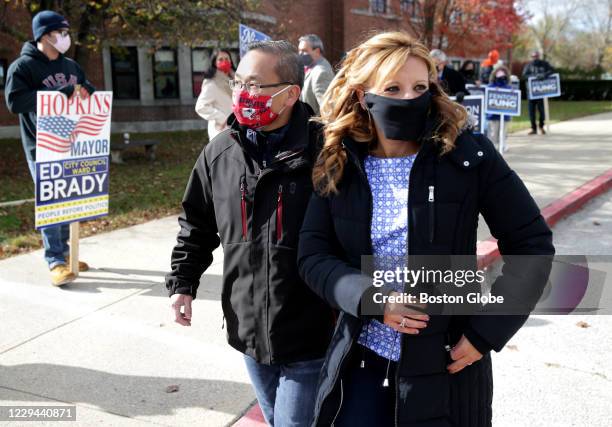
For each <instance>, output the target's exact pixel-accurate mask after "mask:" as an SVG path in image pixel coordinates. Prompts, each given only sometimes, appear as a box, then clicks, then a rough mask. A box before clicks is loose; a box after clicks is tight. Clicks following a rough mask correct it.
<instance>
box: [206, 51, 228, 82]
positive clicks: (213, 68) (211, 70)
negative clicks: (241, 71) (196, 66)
mask: <svg viewBox="0 0 612 427" xmlns="http://www.w3.org/2000/svg"><path fill="white" fill-rule="evenodd" d="M222 52H223V53H226V54H227V55H228V56H229V60H230V62H231V64H232V70H233V71H236V66H235V65H234V60H233V59H232V54H231V53H230V51H229V50H225V49H219V50H216V51H215V52H213V54H212V56H211V57H210V67H208V69H207V70H206V71H204V78H205V79H212V78H213V77H215V74H217V56H219V54H220V53H222Z"/></svg>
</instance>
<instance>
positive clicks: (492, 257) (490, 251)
mask: <svg viewBox="0 0 612 427" xmlns="http://www.w3.org/2000/svg"><path fill="white" fill-rule="evenodd" d="M610 188H612V169H609V170H608V171H607V172H604V173H603V174H601V175H599V176H598V177H596V178H594V179H592V180H591V181H588V182H587V183H585V184H583V185H581V186H580V187H578V188H577V189H575V190H574V191H572V192H571V193H568V194H566V195H565V196H563V197H561V198H560V199H557V200H555V201H554V202H552V203H550V204H549V205H547V206H546V207H544V208H543V209H542V210H541V213H542V216H543V217H544V220H545V221H546V223H547V224H548V226H549V227H551V228H552V227H554V226H555V224H557V223H558V222H559V221H560V220H562V219H563V218H565V217H567V216H569V215H571V214H573V213H575V212H576V211H577V210H579V209H580V208H582V207H583V206H584V205H585V204H586V203H587V202H589V201H590V200H592V199H593V198H595V197H597V196H599V195H600V194H603V193H605V192H606V191H608V190H609V189H610ZM476 253H477V256H478V268H479V269H483V268H485V267H488V266H490V265H491V264H493V263H494V262H495V261H497V260H499V259H500V258H501V254H500V253H499V249H498V247H497V239H494V238H490V239H488V240H483V241H482V242H479V243H478V246H477V248H476ZM266 425H267V424H266V422H265V420H264V417H263V414H262V413H261V409H260V408H259V405H258V404H257V403H255V404H254V405H253V406H251V407H250V408H249V409H248V411H247V412H246V414H245V415H244V416H243V417H242V418H240V419H239V420H238V421H237V422H236V423H235V424H233V427H266Z"/></svg>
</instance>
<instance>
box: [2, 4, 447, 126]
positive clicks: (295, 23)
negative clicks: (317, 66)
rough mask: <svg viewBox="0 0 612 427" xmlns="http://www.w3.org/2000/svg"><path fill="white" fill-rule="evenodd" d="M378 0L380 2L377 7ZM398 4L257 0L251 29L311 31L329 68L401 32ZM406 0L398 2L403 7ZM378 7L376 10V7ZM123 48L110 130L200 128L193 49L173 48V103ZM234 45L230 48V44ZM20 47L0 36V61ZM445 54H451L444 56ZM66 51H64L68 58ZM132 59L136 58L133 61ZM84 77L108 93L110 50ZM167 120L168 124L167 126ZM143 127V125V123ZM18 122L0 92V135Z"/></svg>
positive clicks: (144, 56) (22, 16) (290, 34)
mask: <svg viewBox="0 0 612 427" xmlns="http://www.w3.org/2000/svg"><path fill="white" fill-rule="evenodd" d="M381 1H382V3H381ZM400 2H401V0H378V1H377V2H372V1H371V0H333V1H330V0H263V2H262V6H261V7H260V9H259V10H257V11H255V13H254V14H252V15H256V17H255V18H254V19H255V21H256V24H255V25H254V26H255V27H257V29H259V30H261V31H264V32H267V33H268V34H269V35H270V36H272V37H273V38H276V39H280V38H283V39H287V40H289V41H291V42H293V43H295V44H296V45H297V42H298V38H299V37H300V36H301V35H304V34H308V33H314V34H317V35H319V36H320V37H321V39H322V40H323V43H324V45H325V50H326V52H325V56H326V57H327V58H328V59H329V60H330V62H331V63H332V65H335V64H337V63H338V61H339V60H340V59H341V58H342V57H343V55H344V53H345V52H346V51H348V50H349V49H351V48H353V47H354V46H356V45H357V44H358V43H359V42H361V41H362V40H364V39H366V38H367V37H368V36H370V35H371V34H372V33H374V32H379V31H389V30H400V29H405V27H406V25H405V24H404V25H402V20H405V19H409V16H406V13H407V12H406V9H404V10H402V8H401V7H400ZM405 3H406V2H404V5H405ZM380 7H382V9H376V8H380ZM11 21H12V22H14V25H15V28H16V29H18V30H19V31H21V32H22V33H25V34H28V35H30V34H31V24H30V22H31V18H30V15H29V14H28V13H27V12H26V11H25V10H24V9H20V10H19V9H16V11H15V16H14V19H11ZM124 45H125V46H131V47H132V49H133V55H134V60H135V61H136V60H137V62H138V67H139V68H138V80H137V83H135V84H134V86H136V85H138V88H137V91H136V93H138V97H137V98H133V99H129V100H122V99H118V98H120V97H119V96H115V98H116V100H115V102H114V105H113V126H114V128H113V131H124V130H129V129H130V126H129V124H130V123H134V124H138V126H136V127H135V129H136V128H137V129H148V130H151V131H154V130H162V129H165V128H180V127H181V125H180V123H178V122H181V121H182V122H184V123H183V124H184V125H185V126H183V127H187V128H193V127H196V128H202V129H203V128H205V123H204V121H203V120H201V119H200V118H199V116H197V114H196V113H195V112H194V109H193V106H194V104H195V101H196V97H195V92H197V87H198V86H196V83H195V77H194V75H195V74H194V73H195V71H194V69H193V61H194V59H193V58H194V57H193V51H192V49H191V48H190V47H188V46H179V47H178V48H177V49H175V56H176V65H177V68H178V69H179V70H178V72H177V76H178V80H177V83H178V85H179V86H180V91H179V92H180V96H179V95H177V96H176V97H175V99H158V98H157V96H156V95H155V93H154V88H153V80H154V71H153V69H152V68H153V65H152V64H153V56H152V52H151V49H150V47H147V46H142V45H139V44H137V43H135V42H130V41H129V40H126V41H125V43H124ZM234 47H236V46H234ZM20 51H21V44H16V43H15V42H14V40H12V39H9V38H7V37H6V36H4V35H2V34H0V61H1V60H4V61H5V62H6V65H8V64H10V63H11V62H12V61H13V60H14V59H15V58H17V57H18V55H19V52H20ZM447 53H450V54H451V57H452V52H447ZM70 54H71V52H69V56H70ZM136 56H137V59H136ZM84 69H85V72H86V74H87V77H88V79H89V80H90V81H91V82H92V83H94V85H95V86H96V87H97V88H98V89H101V90H113V87H114V71H113V69H112V59H111V49H110V48H109V47H108V46H107V47H103V48H102V49H101V51H98V52H91V53H90V54H89V55H88V59H87V63H86V64H85V66H84ZM171 122H173V123H171ZM147 123H148V125H147ZM17 124H18V119H17V117H16V116H15V115H13V114H10V113H9V112H8V110H7V109H6V106H5V102H4V93H3V90H2V89H1V88H0V137H3V136H4V137H6V136H7V135H8V134H10V135H12V136H17V135H18V129H17ZM115 124H117V125H118V126H115Z"/></svg>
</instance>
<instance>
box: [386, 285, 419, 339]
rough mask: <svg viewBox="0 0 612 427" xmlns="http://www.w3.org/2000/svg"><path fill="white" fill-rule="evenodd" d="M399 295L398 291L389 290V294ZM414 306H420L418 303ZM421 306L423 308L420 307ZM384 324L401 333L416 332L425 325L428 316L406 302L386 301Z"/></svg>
mask: <svg viewBox="0 0 612 427" xmlns="http://www.w3.org/2000/svg"><path fill="white" fill-rule="evenodd" d="M397 295H400V294H399V293H398V292H391V295H390V296H397ZM415 306H418V307H421V306H420V305H418V304H415ZM421 308H424V306H423V307H421ZM384 319H385V325H387V326H391V327H392V328H393V329H395V330H396V331H398V332H401V333H403V334H418V333H419V329H423V328H425V327H426V326H427V321H428V320H429V316H428V315H427V314H422V313H421V312H419V311H418V310H415V309H414V308H411V307H410V306H409V305H406V304H398V303H388V302H387V304H386V305H385V317H384Z"/></svg>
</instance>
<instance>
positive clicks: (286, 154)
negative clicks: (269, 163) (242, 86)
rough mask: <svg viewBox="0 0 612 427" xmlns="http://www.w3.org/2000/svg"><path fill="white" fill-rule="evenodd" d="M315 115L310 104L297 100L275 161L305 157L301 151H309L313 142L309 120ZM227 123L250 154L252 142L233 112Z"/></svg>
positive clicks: (233, 135)
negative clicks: (247, 138) (245, 134)
mask: <svg viewBox="0 0 612 427" xmlns="http://www.w3.org/2000/svg"><path fill="white" fill-rule="evenodd" d="M313 115H314V113H313V111H312V108H311V107H310V106H309V105H308V104H305V103H303V102H301V101H297V102H296V103H295V104H294V106H293V110H292V112H291V118H290V119H289V123H288V125H289V127H288V129H287V133H286V136H285V138H284V140H283V141H282V142H281V144H280V149H279V152H278V154H276V156H275V160H274V162H273V163H276V162H287V161H292V162H295V160H296V158H298V159H301V158H303V157H304V156H300V153H305V152H307V151H308V149H309V144H311V141H310V139H311V133H312V132H311V131H310V125H309V120H310V118H311V116H313ZM227 124H228V125H229V126H230V128H231V131H230V132H231V135H232V137H233V138H234V140H236V141H237V142H238V144H239V145H240V146H241V147H242V149H243V150H245V152H246V153H247V154H248V153H249V150H250V147H249V146H248V144H251V143H250V141H248V140H246V137H245V136H244V134H243V132H244V130H243V128H242V127H241V126H240V124H239V123H238V120H236V116H235V115H234V114H233V113H232V114H231V115H230V116H229V118H228V119H227Z"/></svg>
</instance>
